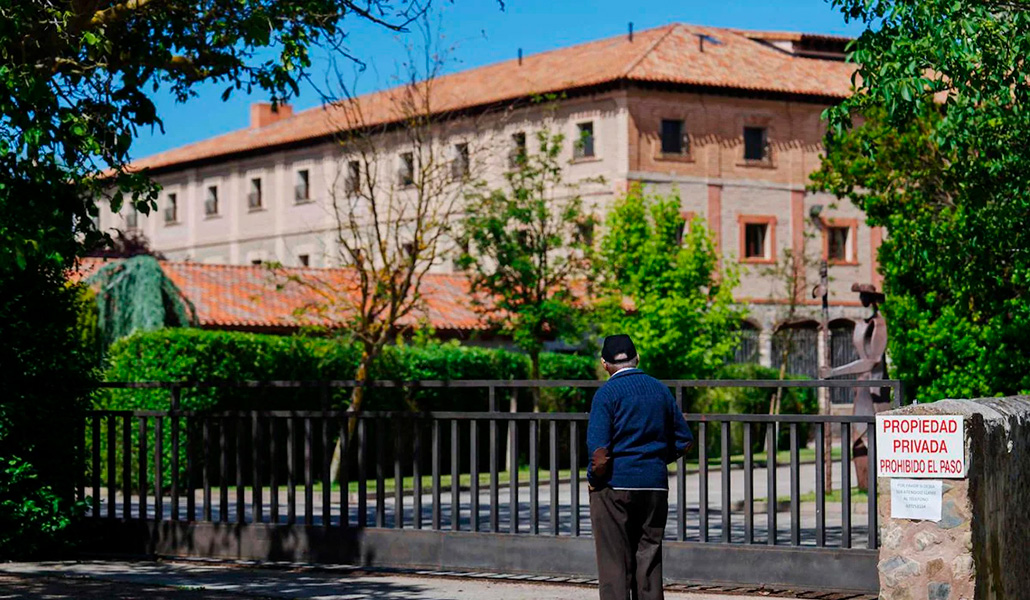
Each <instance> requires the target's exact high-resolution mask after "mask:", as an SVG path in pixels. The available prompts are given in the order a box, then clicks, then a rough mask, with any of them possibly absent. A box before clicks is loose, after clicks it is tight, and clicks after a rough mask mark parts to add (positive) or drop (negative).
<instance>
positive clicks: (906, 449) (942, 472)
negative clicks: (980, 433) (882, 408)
mask: <svg viewBox="0 0 1030 600" xmlns="http://www.w3.org/2000/svg"><path fill="white" fill-rule="evenodd" d="M964 424H965V423H964V421H963V418H962V417H961V416H939V415H935V416H916V415H912V416H909V415H876V473H877V475H879V476H880V477H909V478H917V477H931V478H955V479H958V478H962V477H965V476H966V460H965V455H966V453H965V444H964V441H965V438H964V435H965V433H964V429H963V425H964Z"/></svg>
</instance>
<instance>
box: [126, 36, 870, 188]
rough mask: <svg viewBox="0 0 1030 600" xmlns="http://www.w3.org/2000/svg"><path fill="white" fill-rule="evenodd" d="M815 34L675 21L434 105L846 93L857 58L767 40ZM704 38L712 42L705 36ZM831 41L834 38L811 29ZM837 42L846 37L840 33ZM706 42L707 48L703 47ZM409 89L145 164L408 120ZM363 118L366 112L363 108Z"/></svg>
mask: <svg viewBox="0 0 1030 600" xmlns="http://www.w3.org/2000/svg"><path fill="white" fill-rule="evenodd" d="M804 35H805V34H783V33H769V34H764V33H762V32H747V31H741V30H735V29H722V28H717V27H703V26H696V25H684V24H671V25H666V26H663V27H657V28H654V29H648V30H645V31H641V32H638V33H636V34H635V35H634V37H633V41H630V40H629V37H628V36H626V35H620V36H618V37H612V38H608V39H604V40H599V41H594V42H588V43H585V44H578V45H575V46H570V47H568V48H561V49H558V50H553V51H550V52H544V53H541V54H536V55H531V56H527V57H525V58H524V59H523V61H522V64H519V61H518V60H509V61H505V62H501V63H496V64H493V65H488V66H485V67H480V68H476V69H470V70H468V71H462V72H460V73H454V74H452V75H445V76H442V77H439V78H437V79H435V80H434V81H433V83H432V85H433V88H432V91H431V95H430V101H431V103H432V110H433V111H434V112H437V113H446V112H453V111H458V110H463V109H469V108H474V107H479V106H489V105H492V104H496V103H501V102H509V101H513V100H518V99H523V98H529V97H533V96H536V95H539V94H546V93H550V92H560V91H564V90H571V89H576V88H585V87H590V86H596V85H600V84H607V83H614V82H619V81H628V82H662V83H670V84H680V85H693V86H704V87H708V88H725V89H727V90H745V91H751V92H756V93H781V94H791V95H800V96H811V97H814V98H819V99H823V100H825V99H843V98H845V97H847V96H848V95H849V94H850V91H851V75H852V73H853V72H854V70H855V67H854V65H852V64H847V63H844V62H841V61H835V60H823V59H818V58H806V57H803V56H798V55H795V54H791V53H789V52H785V51H783V50H781V49H777V48H775V47H773V46H771V45H769V44H767V43H764V42H763V41H762V40H763V39H766V38H769V40H770V41H772V40H773V39H777V40H778V39H795V38H796V37H799V36H804ZM701 37H704V38H705V39H704V43H703V44H702V42H701V39H700V38H701ZM810 37H824V38H826V39H831V38H832V36H810ZM832 39H837V38H832ZM702 46H703V50H702ZM404 94H405V88H403V87H401V88H393V89H389V90H385V91H382V92H377V93H374V94H369V95H366V96H361V97H359V98H357V99H355V100H353V101H344V102H340V103H336V104H330V105H326V106H322V107H318V108H313V109H309V110H306V111H301V112H298V113H296V114H294V115H292V116H290V117H286V118H283V119H281V120H279V121H276V122H274V123H272V124H270V125H266V126H264V127H257V128H248V129H241V130H238V131H233V132H231V133H227V134H224V135H220V136H216V137H213V138H209V139H206V140H203V141H200V142H197V143H194V144H190V145H187V146H182V147H180V148H176V149H173V150H169V151H167V152H162V153H160V154H156V155H154V156H150V157H148V158H144V159H141V160H139V161H137V162H135V163H134V165H133V166H134V167H136V168H144V167H148V168H152V169H169V168H174V167H175V166H177V165H180V164H184V163H190V162H192V161H198V160H205V159H207V160H209V159H215V158H217V157H222V156H228V155H232V154H235V153H239V152H247V151H260V150H262V149H271V148H274V147H278V146H282V145H287V144H293V143H300V142H305V141H310V140H315V139H320V138H324V137H326V136H328V135H330V134H332V133H333V132H335V131H340V130H345V129H347V128H348V127H350V126H353V125H355V124H356V123H358V122H360V123H362V124H364V125H366V126H368V125H378V124H385V123H392V122H396V121H399V120H401V116H402V111H401V110H400V108H399V105H400V104H401V102H400V100H401V99H402V98H403V97H404ZM358 114H360V115H361V118H360V119H358V118H356V116H355V115H358Z"/></svg>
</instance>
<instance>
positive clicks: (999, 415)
mask: <svg viewBox="0 0 1030 600" xmlns="http://www.w3.org/2000/svg"><path fill="white" fill-rule="evenodd" d="M885 414H900V415H962V416H964V417H965V432H966V435H965V437H966V440H965V452H966V464H967V474H966V478H965V479H944V480H942V481H943V505H942V508H941V520H940V521H939V522H933V521H912V520H908V519H892V518H891V492H890V489H891V485H890V479H886V478H880V479H879V480H878V498H877V508H878V513H879V518H880V524H881V525H880V526H881V529H880V556H879V563H878V565H877V569H878V571H879V574H880V598H881V599H883V600H917V599H918V600H923V599H926V600H974V599H975V600H991V599H1010V598H1024V597H1027V595H1026V594H1028V593H1030V592H1028V590H1030V508H1028V507H1030V398H1028V397H1017V398H989V399H982V400H943V401H940V402H935V403H933V404H922V405H915V406H909V407H905V408H902V409H899V410H895V411H890V412H888V413H885Z"/></svg>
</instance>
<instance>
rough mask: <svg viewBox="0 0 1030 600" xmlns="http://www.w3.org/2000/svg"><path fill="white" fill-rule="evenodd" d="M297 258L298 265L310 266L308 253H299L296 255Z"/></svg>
mask: <svg viewBox="0 0 1030 600" xmlns="http://www.w3.org/2000/svg"><path fill="white" fill-rule="evenodd" d="M297 260H298V261H299V262H300V266H302V267H309V266H311V256H310V255H308V254H301V255H299V256H298V257H297Z"/></svg>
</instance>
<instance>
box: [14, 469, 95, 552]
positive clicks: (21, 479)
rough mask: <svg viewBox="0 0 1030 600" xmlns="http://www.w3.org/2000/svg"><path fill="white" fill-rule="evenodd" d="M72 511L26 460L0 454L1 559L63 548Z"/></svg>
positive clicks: (64, 500)
mask: <svg viewBox="0 0 1030 600" xmlns="http://www.w3.org/2000/svg"><path fill="white" fill-rule="evenodd" d="M82 508H83V506H79V507H78V509H79V511H80V512H81V509H82ZM73 514H74V511H73V510H71V507H70V506H69V502H68V501H67V500H66V499H62V498H60V497H59V496H58V495H57V494H56V493H54V491H53V489H52V488H51V487H50V486H48V485H46V484H45V483H44V482H42V481H41V480H40V479H39V475H38V474H37V473H36V470H35V469H34V468H33V467H32V466H31V465H30V464H29V463H27V462H25V461H24V460H22V459H20V458H17V457H8V458H0V560H10V559H19V560H25V559H28V558H34V557H38V556H45V555H48V554H51V553H52V552H54V551H55V550H59V549H62V548H63V547H64V546H65V542H66V541H67V536H68V525H69V524H70V523H71V519H72V515H73Z"/></svg>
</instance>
